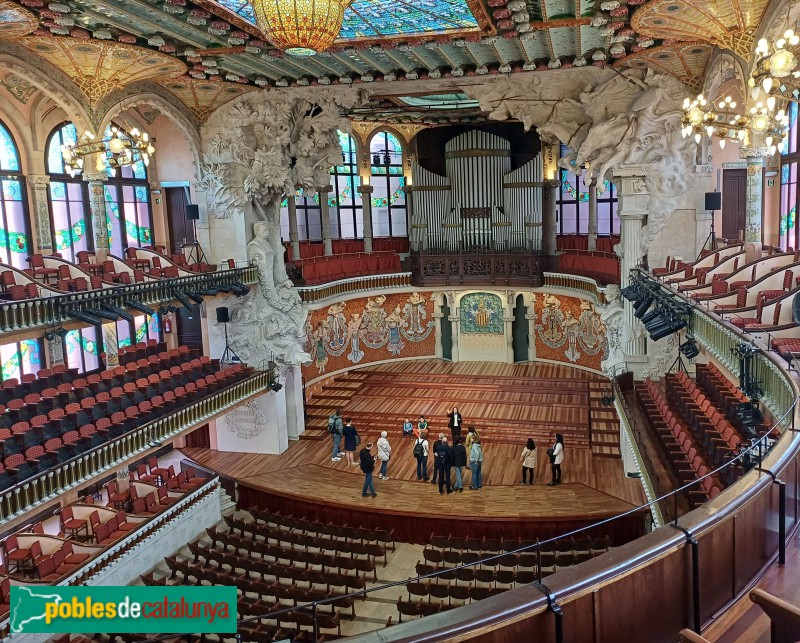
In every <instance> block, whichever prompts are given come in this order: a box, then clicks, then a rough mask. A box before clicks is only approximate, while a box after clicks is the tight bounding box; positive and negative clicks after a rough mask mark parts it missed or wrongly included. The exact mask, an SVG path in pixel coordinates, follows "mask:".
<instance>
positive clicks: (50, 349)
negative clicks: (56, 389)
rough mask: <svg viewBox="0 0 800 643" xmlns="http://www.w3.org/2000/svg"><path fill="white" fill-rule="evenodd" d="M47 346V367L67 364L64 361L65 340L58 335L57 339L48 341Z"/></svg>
mask: <svg viewBox="0 0 800 643" xmlns="http://www.w3.org/2000/svg"><path fill="white" fill-rule="evenodd" d="M45 345H46V347H47V367H48V368H53V366H56V365H57V364H65V363H66V362H65V361H64V340H63V339H62V338H61V337H59V336H58V335H56V337H55V339H54V340H53V341H52V342H51V341H48V342H46V344H45Z"/></svg>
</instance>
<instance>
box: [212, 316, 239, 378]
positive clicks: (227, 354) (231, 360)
mask: <svg viewBox="0 0 800 643" xmlns="http://www.w3.org/2000/svg"><path fill="white" fill-rule="evenodd" d="M230 321H231V318H230V314H229V312H228V307H227V306H220V307H219V308H217V323H218V324H222V325H223V328H224V329H225V350H224V351H223V352H222V357H220V360H219V363H220V368H221V367H222V366H223V365H224V364H238V363H240V362H241V361H242V360H240V359H239V356H238V355H237V354H236V353H234V352H233V350H232V349H231V347H230V344H228V324H229V323H230Z"/></svg>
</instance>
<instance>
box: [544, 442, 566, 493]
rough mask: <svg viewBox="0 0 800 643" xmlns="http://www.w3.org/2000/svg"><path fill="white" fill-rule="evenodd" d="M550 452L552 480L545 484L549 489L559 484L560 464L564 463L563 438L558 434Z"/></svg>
mask: <svg viewBox="0 0 800 643" xmlns="http://www.w3.org/2000/svg"><path fill="white" fill-rule="evenodd" d="M552 451H553V454H552V455H551V456H550V462H551V463H552V467H553V479H552V480H551V481H550V482H548V483H547V485H548V486H550V487H552V486H554V485H557V484H561V463H562V462H564V436H563V435H561V434H560V433H556V442H555V444H554V445H553V448H552Z"/></svg>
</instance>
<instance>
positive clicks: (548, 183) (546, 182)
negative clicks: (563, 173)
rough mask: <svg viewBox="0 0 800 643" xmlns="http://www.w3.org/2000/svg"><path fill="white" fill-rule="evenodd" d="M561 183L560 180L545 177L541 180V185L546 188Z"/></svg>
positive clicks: (555, 186) (554, 186)
mask: <svg viewBox="0 0 800 643" xmlns="http://www.w3.org/2000/svg"><path fill="white" fill-rule="evenodd" d="M560 184H561V181H559V180H558V179H545V180H544V181H542V185H543V186H544V187H546V188H557V187H558V186H559V185H560Z"/></svg>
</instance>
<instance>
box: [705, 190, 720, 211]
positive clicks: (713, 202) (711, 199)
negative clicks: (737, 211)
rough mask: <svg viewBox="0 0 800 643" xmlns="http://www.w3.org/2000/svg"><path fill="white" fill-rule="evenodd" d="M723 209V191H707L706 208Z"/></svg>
mask: <svg viewBox="0 0 800 643" xmlns="http://www.w3.org/2000/svg"><path fill="white" fill-rule="evenodd" d="M721 209H722V193H721V192H706V210H721Z"/></svg>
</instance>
